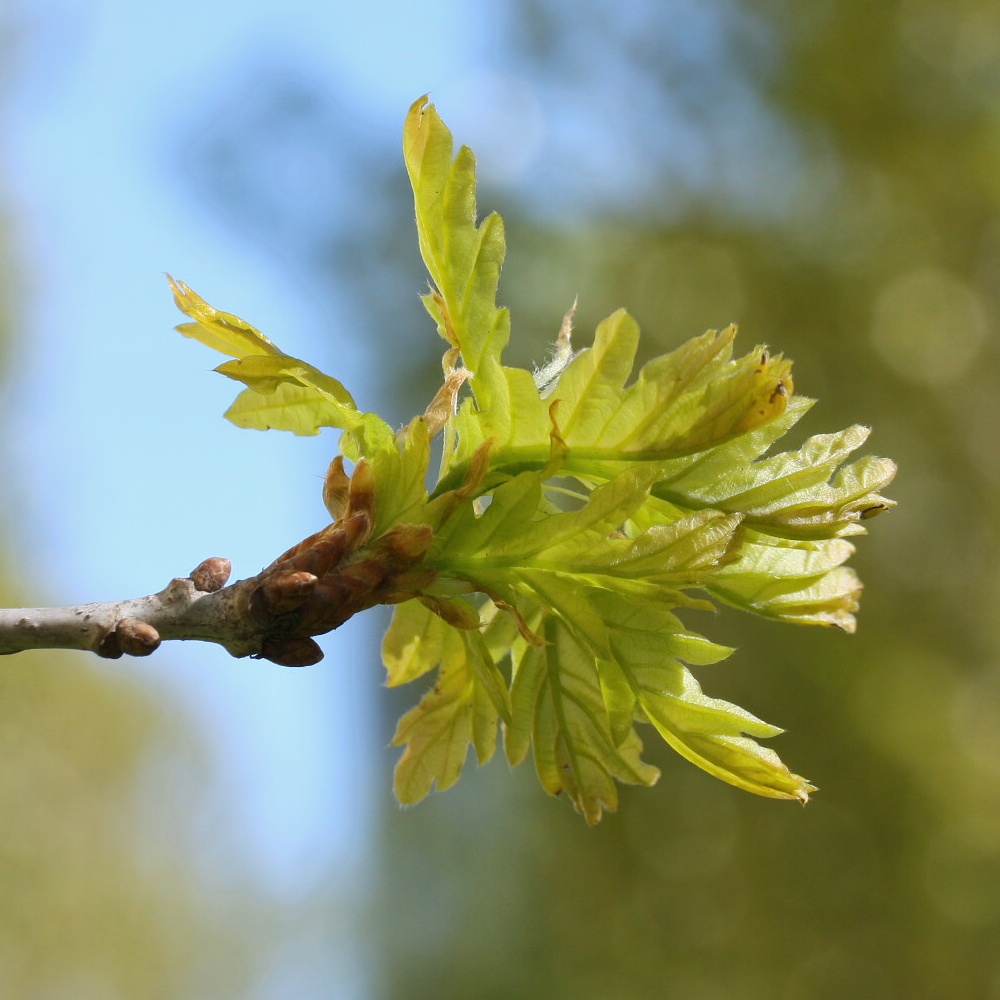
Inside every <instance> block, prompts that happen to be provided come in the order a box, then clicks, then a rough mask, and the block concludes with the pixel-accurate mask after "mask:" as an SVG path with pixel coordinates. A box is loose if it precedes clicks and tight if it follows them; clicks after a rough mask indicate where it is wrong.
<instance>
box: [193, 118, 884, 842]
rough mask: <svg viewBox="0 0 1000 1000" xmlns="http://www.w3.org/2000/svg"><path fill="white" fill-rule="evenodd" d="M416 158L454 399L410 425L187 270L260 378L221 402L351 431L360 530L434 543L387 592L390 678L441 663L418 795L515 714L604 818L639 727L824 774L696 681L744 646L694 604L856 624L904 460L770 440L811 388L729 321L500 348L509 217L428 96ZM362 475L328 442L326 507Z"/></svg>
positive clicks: (197, 315) (290, 423) (819, 441)
mask: <svg viewBox="0 0 1000 1000" xmlns="http://www.w3.org/2000/svg"><path fill="white" fill-rule="evenodd" d="M404 156H405V161H406V166H407V170H408V172H409V176H410V181H411V183H412V187H413V192H414V202H415V209H416V222H417V233H418V237H419V242H420V251H421V254H422V255H423V259H424V261H425V263H426V266H427V269H428V272H429V274H430V279H431V286H430V290H429V292H428V293H427V294H426V295H424V296H423V302H424V305H425V307H426V309H427V311H428V313H429V314H430V316H431V317H432V318H433V320H434V322H435V323H436V325H437V329H438V333H439V334H440V336H441V337H442V338H443V339H444V341H445V342H446V344H447V349H446V352H445V354H444V360H443V369H444V379H443V385H442V388H441V390H440V392H439V393H438V394H437V396H436V397H435V398H434V400H432V401H431V403H430V405H429V406H428V407H427V410H426V411H425V412H424V413H423V414H422V415H420V416H418V417H416V418H414V419H413V420H412V421H411V422H410V423H409V424H408V425H406V426H405V427H403V428H402V429H401V430H399V431H398V432H395V431H393V430H392V428H390V427H389V426H388V425H387V424H386V423H385V422H384V421H383V420H382V419H381V418H380V417H378V416H377V415H376V414H373V413H365V412H362V411H361V410H359V408H358V407H357V405H356V404H355V402H354V400H353V399H352V397H351V396H350V394H349V393H348V392H347V390H346V389H345V388H344V387H343V386H342V385H341V384H340V383H339V382H338V381H336V380H335V379H333V378H331V377H330V376H328V375H325V374H323V373H322V372H320V371H318V370H317V369H315V368H313V367H312V366H311V365H308V364H306V363H305V362H302V361H299V360H298V359H296V358H292V357H289V356H288V355H285V354H284V353H283V352H282V351H280V350H279V349H278V348H277V347H276V346H275V345H274V344H273V343H271V341H269V340H268V339H267V338H266V337H264V336H263V335H262V334H261V333H259V332H258V331H257V330H255V329H254V328H253V327H251V326H249V325H248V324H246V323H244V322H243V321H242V320H240V319H238V318H237V317H235V316H231V315H228V314H226V313H221V312H218V311H217V310H215V309H213V308H212V307H211V306H209V305H207V303H205V302H204V301H203V300H202V299H200V298H199V297H198V296H197V295H195V294H194V293H193V292H192V291H191V290H190V289H189V288H187V287H186V286H185V285H183V284H181V283H179V282H173V288H174V293H175V296H176V299H177V303H178V305H179V306H180V308H181V309H182V310H183V311H184V312H185V313H187V314H188V316H189V317H190V318H191V320H192V322H191V323H188V324H185V325H183V326H181V327H179V328H178V329H179V330H180V331H181V332H182V333H184V334H186V335H188V336H192V337H195V338H196V339H198V340H200V341H202V342H203V343H205V344H207V345H208V346H210V347H214V348H215V349H217V350H219V351H222V352H223V353H225V354H228V355H231V356H232V358H233V359H234V360H231V361H228V362H226V363H225V364H222V365H220V366H219V368H218V369H217V370H218V371H220V372H221V373H222V374H224V375H226V376H228V377H229V378H233V379H236V380H237V381H240V382H242V383H243V384H244V386H245V388H244V389H243V390H242V392H241V393H240V394H239V396H238V397H237V398H236V401H235V402H234V403H233V405H232V406H231V407H230V409H229V411H228V412H227V414H226V415H227V416H228V418H229V419H230V420H232V421H233V422H234V423H237V424H239V425H240V426H243V427H254V428H260V429H266V428H279V429H283V430H290V431H293V432H295V433H297V434H314V433H316V432H317V431H318V430H319V428H321V427H336V428H340V429H341V430H342V431H343V432H344V433H343V435H342V437H341V451H342V453H343V454H344V455H345V456H346V457H347V458H349V459H351V460H352V461H354V462H355V463H356V464H355V470H354V479H353V480H351V482H354V481H355V480H356V479H357V477H359V476H363V477H364V481H365V483H366V484H367V486H368V487H369V488H371V489H372V490H373V491H374V511H375V524H374V527H373V529H372V531H371V534H370V536H369V537H370V538H371V539H373V540H374V539H378V538H379V537H380V536H384V535H385V533H386V532H389V531H395V532H399V531H401V530H402V531H412V532H414V533H417V532H421V533H422V535H420V537H422V538H427V539H429V542H428V543H427V544H426V545H423V548H426V553H425V554H424V556H423V561H422V563H421V566H420V569H421V573H419V574H417V575H416V576H415V577H414V576H412V574H411V577H410V578H409V579H411V583H410V584H409V586H408V589H405V590H400V592H398V593H394V594H392V595H391V596H390V597H389V598H388V600H389V601H390V602H392V603H395V604H396V608H395V612H394V617H393V620H392V623H391V625H390V627H389V630H388V632H387V634H386V636H385V639H384V642H383V659H384V663H385V666H386V669H387V671H388V683H389V685H392V686H395V685H401V684H407V683H410V682H412V681H415V680H417V679H419V678H422V677H424V676H425V675H430V674H433V675H434V682H433V685H432V686H431V687H430V689H429V690H427V691H426V693H425V694H424V695H423V697H422V698H421V699H420V701H419V703H418V704H417V705H416V706H415V707H414V708H413V709H411V710H410V711H409V712H407V713H406V714H405V715H404V716H403V718H402V719H401V720H400V722H399V724H398V728H397V730H396V734H395V739H394V743H395V744H396V745H399V746H401V747H402V748H403V752H402V756H401V758H400V760H399V762H398V765H397V768H396V773H395V790H396V794H397V796H398V798H399V800H400V801H401V802H403V803H412V802H416V801H418V800H419V799H421V798H422V797H424V796H425V795H426V794H427V793H428V792H429V791H430V790H431V788H432V787H435V786H436V787H437V788H438V789H445V788H448V787H449V786H451V785H452V784H454V783H455V781H457V779H458V777H459V774H460V772H461V770H462V768H463V766H464V764H465V761H466V759H467V757H468V755H469V747H470V745H471V747H472V748H474V751H475V755H476V758H477V760H478V761H479V762H480V763H484V762H485V761H487V760H489V759H490V758H491V757H492V756H493V754H494V753H495V751H496V746H497V740H498V737H499V736H500V735H501V734H502V742H503V749H504V752H505V754H506V756H507V759H508V761H509V762H510V763H511V764H512V765H515V764H518V763H520V762H521V761H523V760H524V759H525V757H526V756H527V755H528V753H529V751H530V752H531V753H533V756H534V761H535V766H536V769H537V772H538V776H539V779H540V781H541V783H542V785H543V787H544V788H545V789H546V791H548V792H550V793H552V794H554V795H558V794H564V795H565V796H567V797H568V798H569V799H570V800H571V801H572V802H573V803H574V805H575V806H576V808H577V809H578V810H579V811H580V812H581V813H582V814H583V816H584V817H585V818H586V820H587V821H588V822H589V823H595V822H597V821H598V820H599V819H600V818H601V815H602V812H603V811H604V810H606V809H607V810H614V809H615V808H616V806H617V803H618V791H617V784H616V783H618V782H626V783H633V784H644V785H651V784H653V783H654V782H655V781H656V779H657V777H658V772H657V769H656V768H655V767H653V766H651V765H650V764H648V763H646V762H644V761H643V759H642V756H641V752H642V743H641V741H640V738H639V735H638V732H637V729H636V726H637V725H638V724H650V725H651V726H652V727H653V729H654V730H655V731H656V732H657V733H659V735H660V736H661V737H662V738H663V739H664V740H666V742H667V743H668V744H669V745H670V746H672V747H673V748H674V749H675V750H676V751H677V752H678V753H680V754H682V755H683V756H684V757H686V758H687V759H688V760H690V761H692V762H693V763H695V764H697V765H698V766H699V767H701V768H703V769H704V770H706V771H708V772H709V773H710V774H713V775H715V776H716V777H718V778H721V779H722V780H724V781H727V782H729V783H731V784H733V785H736V786H737V787H740V788H743V789H746V790H747V791H751V792H755V793H757V794H759V795H765V796H770V797H774V798H785V799H795V800H799V801H805V800H806V799H807V797H808V794H809V792H810V791H812V790H813V788H812V786H811V785H810V784H809V783H808V782H807V781H806V780H805V779H804V778H802V777H800V776H799V775H797V774H793V773H792V772H791V771H789V770H788V768H786V767H785V765H784V764H783V763H782V762H781V761H780V760H779V758H778V757H777V756H776V755H775V754H774V752H773V751H771V750H769V749H765V748H764V747H762V746H761V745H760V744H759V743H758V742H757V740H758V739H763V738H767V737H770V736H774V735H775V734H777V733H778V732H780V730H778V729H777V728H775V727H774V726H771V725H769V724H767V723H765V722H762V721H761V720H760V719H758V718H755V717H754V716H753V715H751V714H750V713H748V712H746V711H744V710H743V709H742V708H739V707H738V706H736V705H733V704H730V703H728V702H725V701H720V700H718V699H714V698H710V697H708V696H707V695H705V694H703V693H702V690H701V687H700V686H699V684H698V682H697V680H696V679H695V677H694V675H693V674H692V672H691V670H690V669H689V668H690V667H692V666H702V665H706V664H711V663H715V662H717V661H719V660H722V659H723V658H725V657H726V656H728V655H729V653H730V652H731V650H730V649H728V648H725V647H722V646H719V645H716V644H715V643H712V642H710V641H709V640H708V639H706V638H704V637H703V636H701V635H698V634H696V633H694V632H692V631H690V630H689V629H688V628H686V627H685V626H684V625H683V624H682V622H681V620H680V618H679V617H678V616H677V614H676V612H677V611H678V609H686V608H706V607H708V608H710V607H713V603H712V601H713V599H714V600H715V601H719V602H722V603H725V604H730V605H734V606H736V607H739V608H742V609H744V610H747V611H751V612H753V613H756V614H759V615H764V616H768V617H771V618H776V619H779V620H782V621H788V622H797V623H807V624H821V625H832V626H836V627H838V628H841V629H844V630H846V631H853V629H854V617H853V614H854V611H855V610H856V608H857V602H858V594H859V591H860V583H859V581H858V579H857V578H856V576H855V575H854V573H853V571H852V570H850V569H849V568H847V567H846V566H845V565H844V563H845V561H846V560H847V559H848V557H849V556H850V555H851V553H852V552H853V547H852V545H851V543H850V542H849V541H847V538H848V537H850V536H851V535H855V534H858V533H861V532H863V531H864V528H863V526H862V524H861V522H862V521H863V520H865V519H866V518H868V517H870V516H872V515H873V514H875V513H877V512H879V511H882V510H885V509H886V508H887V507H889V506H890V505H891V501H888V500H886V499H885V498H883V497H882V496H881V495H880V493H879V491H880V490H882V489H883V488H884V487H885V486H886V484H887V483H889V481H890V480H891V479H892V477H893V474H894V471H895V469H894V466H893V464H892V463H891V462H889V461H888V460H886V459H881V458H872V457H869V458H862V459H860V460H858V461H854V462H851V463H849V464H845V461H846V459H847V458H848V456H849V455H850V454H851V452H853V451H854V450H855V449H857V448H858V447H859V446H860V445H861V444H862V443H863V442H864V440H865V438H866V436H867V430H866V429H865V428H862V427H851V428H848V429H847V430H845V431H841V432H840V433H837V434H827V435H819V436H816V437H812V438H809V439H808V440H807V441H806V442H805V444H804V445H803V446H802V447H800V448H798V449H797V450H795V451H786V452H779V453H776V454H770V451H771V449H772V446H773V445H774V444H775V443H776V442H777V441H778V439H779V438H781V437H782V436H783V435H784V434H785V433H786V432H787V431H788V430H789V429H790V428H791V427H792V426H793V425H794V424H795V423H796V422H797V421H798V420H799V419H801V417H802V416H803V415H804V414H805V412H806V411H807V410H808V409H809V407H810V406H811V401H809V400H806V399H803V398H801V397H797V396H794V395H793V386H792V379H791V374H790V368H791V366H790V363H789V362H788V361H786V360H785V359H783V358H782V357H781V356H780V355H771V354H770V353H769V352H768V351H767V350H766V349H765V348H763V347H755V348H754V349H753V350H752V351H750V352H749V353H748V354H746V355H743V356H742V357H734V356H733V338H734V336H735V333H736V331H735V329H734V328H732V327H731V328H729V329H727V330H724V331H722V332H716V331H710V332H708V333H706V334H704V335H703V336H701V337H697V338H695V339H694V340H691V341H690V342H688V343H686V344H684V345H682V346H681V347H679V348H678V349H677V350H675V351H673V352H672V353H669V354H667V355H664V356H662V357H658V358H656V359H654V360H652V361H650V362H649V363H647V364H646V365H644V366H643V367H642V368H641V369H640V370H639V372H638V374H637V375H636V377H635V378H634V380H633V381H631V382H629V379H630V377H631V374H632V370H633V366H634V363H635V355H636V351H637V347H638V340H639V330H638V327H637V325H636V323H635V322H634V320H633V319H632V318H631V317H630V316H629V315H628V314H627V313H626V312H624V311H619V312H616V313H614V314H613V315H612V316H610V317H608V319H606V320H605V321H604V322H602V323H601V324H600V325H599V326H598V328H597V331H596V333H595V336H594V341H593V345H592V346H591V347H589V348H587V349H584V350H581V351H579V352H577V353H575V354H574V353H573V351H572V347H571V344H570V326H571V315H567V317H566V319H565V320H564V322H563V328H562V331H561V333H560V336H559V340H558V341H557V344H556V349H555V355H554V358H553V361H552V362H551V363H550V364H549V365H547V366H546V368H545V369H544V370H543V371H541V372H539V371H536V372H529V371H527V370H525V369H521V368H514V367H507V366H505V365H504V364H503V360H502V354H503V350H504V347H505V346H506V344H507V341H508V338H509V333H510V322H509V316H508V313H507V311H506V310H505V309H502V308H498V307H497V305H496V291H497V282H498V279H499V275H500V268H501V264H502V262H503V257H504V228H503V222H502V220H501V219H500V217H499V216H498V215H496V214H492V215H489V216H487V217H486V218H485V219H484V220H483V221H481V222H479V223H478V224H477V221H476V203H475V161H474V157H473V154H472V152H471V151H470V150H469V149H467V148H465V147H463V148H461V149H460V150H459V151H458V153H457V155H455V154H454V150H453V144H452V136H451V133H450V132H449V130H448V129H447V127H446V126H445V125H444V123H443V122H442V121H441V119H440V118H439V116H438V115H437V112H436V111H435V109H434V107H433V106H432V105H429V104H428V103H427V101H426V99H421V100H419V101H417V102H416V103H415V104H414V105H413V106H412V107H411V109H410V112H409V115H408V117H407V120H406V125H405V129H404ZM437 433H441V434H442V439H443V447H442V457H441V464H440V469H439V471H438V475H437V477H436V481H435V482H434V483H429V481H428V479H429V477H428V466H429V463H430V455H431V451H430V441H431V438H432V437H433V436H434V435H436V434H437ZM350 486H351V483H350V482H348V481H347V479H346V476H345V474H344V473H343V468H342V464H341V462H340V459H337V460H335V462H334V465H333V466H332V467H331V473H330V476H329V477H328V481H327V490H326V493H325V496H326V499H327V502H328V503H327V505H328V507H329V508H330V511H331V514H332V516H333V517H334V518H335V519H336V518H338V517H341V516H342V515H343V513H344V504H345V502H344V496H345V495H346V492H347V491H349V489H350ZM414 537H417V536H416V534H414ZM413 580H415V581H416V582H412V581H413Z"/></svg>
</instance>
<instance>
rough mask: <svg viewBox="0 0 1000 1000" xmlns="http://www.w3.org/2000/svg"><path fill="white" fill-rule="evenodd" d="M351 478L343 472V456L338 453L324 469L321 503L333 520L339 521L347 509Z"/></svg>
mask: <svg viewBox="0 0 1000 1000" xmlns="http://www.w3.org/2000/svg"><path fill="white" fill-rule="evenodd" d="M350 488H351V480H350V478H349V477H348V475H347V473H346V472H344V457H343V455H338V456H337V457H336V458H335V459H334V460H333V461H332V462H331V463H330V467H329V468H328V469H327V470H326V478H325V479H324V480H323V503H324V504H326V509H327V510H328V511H329V512H330V517H332V518H333V519H334V521H339V520H340V518H341V517H343V516H344V513H345V512H346V510H347V496H348V492H349V490H350Z"/></svg>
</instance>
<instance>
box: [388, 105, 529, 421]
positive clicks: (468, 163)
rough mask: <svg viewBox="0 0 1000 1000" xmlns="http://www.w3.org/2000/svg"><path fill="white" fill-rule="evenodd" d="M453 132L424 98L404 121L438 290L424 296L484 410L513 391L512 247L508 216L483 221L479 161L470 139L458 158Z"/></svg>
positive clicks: (423, 245) (424, 243) (425, 252)
mask: <svg viewBox="0 0 1000 1000" xmlns="http://www.w3.org/2000/svg"><path fill="white" fill-rule="evenodd" d="M452 150H453V143H452V137H451V132H450V131H449V130H448V127H447V126H446V125H445V124H444V122H442V121H441V118H440V116H439V115H438V113H437V110H436V109H435V108H434V106H433V105H432V104H428V102H427V98H426V97H422V98H421V99H420V100H418V101H416V102H415V103H414V104H413V105H412V107H411V108H410V112H409V114H408V115H407V118H406V124H405V125H404V128H403V158H404V160H405V162H406V168H407V171H408V173H409V176H410V183H411V185H412V187H413V200H414V209H415V213H416V220H417V236H418V239H419V243H420V253H421V255H422V257H423V259H424V263H425V264H426V266H427V270H428V272H429V273H430V276H431V280H432V281H433V282H434V285H435V286H436V288H437V291H438V293H439V297H435V296H434V295H431V296H428V297H426V298H425V304H426V305H427V306H428V310H429V311H430V312H431V315H432V316H434V318H435V319H436V320H437V323H438V329H439V332H440V333H441V335H442V336H443V337H444V338H445V340H447V341H448V342H449V343H450V344H452V346H454V347H457V348H458V349H459V350H460V351H461V354H462V360H463V362H464V364H465V367H466V368H468V369H469V370H470V371H471V372H472V380H471V386H472V391H473V393H474V394H475V397H476V401H477V403H478V404H479V406H480V408H481V409H482V410H485V411H489V410H491V409H492V408H493V407H494V406H495V405H496V404H497V403H498V402H501V401H502V398H503V396H504V395H505V393H506V386H505V383H504V379H503V375H502V371H501V367H500V355H501V353H502V352H503V349H504V347H505V346H506V344H507V340H508V338H509V336H510V324H509V319H508V316H507V313H506V310H498V309H497V307H496V289H497V283H498V281H499V278H500V268H501V265H502V264H503V258H504V253H505V241H504V229H503V220H502V219H501V218H500V216H499V215H497V214H496V213H493V214H492V215H490V216H488V217H487V218H486V219H485V220H484V221H483V222H482V224H481V225H479V226H478V227H477V225H476V164H475V157H474V156H473V154H472V151H471V150H470V149H468V148H467V147H465V146H463V147H462V148H461V149H460V150H459V151H458V153H457V155H456V156H455V158H454V159H452Z"/></svg>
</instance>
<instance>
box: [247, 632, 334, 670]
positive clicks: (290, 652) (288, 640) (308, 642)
mask: <svg viewBox="0 0 1000 1000" xmlns="http://www.w3.org/2000/svg"><path fill="white" fill-rule="evenodd" d="M260 656H261V658H262V659H264V660H270V661H271V662H272V663H277V664H278V666H279V667H311V666H312V665H313V664H314V663H319V661H320V660H322V659H323V650H322V649H320V648H319V644H318V643H315V642H313V640H312V639H307V638H295V637H287V636H282V637H275V638H269V639H265V640H264V641H263V642H262V643H261V646H260Z"/></svg>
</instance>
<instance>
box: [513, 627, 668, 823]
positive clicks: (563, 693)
mask: <svg viewBox="0 0 1000 1000" xmlns="http://www.w3.org/2000/svg"><path fill="white" fill-rule="evenodd" d="M542 632H543V635H544V637H545V641H546V645H545V646H544V647H543V648H537V647H533V646H526V647H524V649H523V651H522V655H521V656H520V658H519V659H518V660H517V661H516V662H515V665H514V682H513V686H512V691H511V701H512V720H511V722H510V724H509V725H508V726H507V727H506V729H505V736H504V749H505V751H506V754H507V759H508V761H509V762H510V764H511V765H517V764H519V763H520V762H521V761H522V760H523V759H524V757H525V756H526V755H527V752H528V749H529V748H531V749H532V750H533V753H534V758H535V770H536V771H537V773H538V778H539V781H540V782H541V784H542V787H543V788H544V789H545V790H546V791H547V792H548V793H549V794H550V795H562V794H565V795H566V796H567V797H568V798H569V800H570V801H571V802H572V803H573V805H574V806H575V807H576V809H577V811H578V812H580V813H581V814H582V815H583V817H584V819H586V821H587V822H588V823H589V824H591V825H593V824H595V823H597V822H599V821H600V819H601V816H602V814H603V813H604V812H605V811H609V812H614V811H615V810H616V809H617V808H618V788H617V785H616V782H623V783H626V784H641V785H652V784H654V783H655V782H656V780H657V779H658V778H659V776H660V772H659V770H658V769H657V768H655V767H653V765H651V764H647V763H645V762H644V761H643V760H642V759H641V757H640V754H641V752H642V743H641V741H640V740H639V737H638V735H637V734H636V733H635V731H634V730H633V729H631V728H630V729H629V730H628V731H627V733H626V734H625V736H624V738H623V739H617V738H616V736H615V734H614V733H613V731H612V724H611V720H610V718H609V715H608V710H607V707H606V705H605V701H604V694H603V691H602V688H601V683H600V679H599V676H598V672H597V666H596V664H595V662H594V659H593V657H592V656H591V654H590V653H589V651H588V650H586V649H584V648H583V647H582V646H580V644H579V643H578V642H577V641H576V639H575V638H574V637H573V635H572V634H571V633H570V631H569V630H568V629H567V628H566V626H565V625H564V624H562V623H561V622H560V621H559V620H558V619H556V618H552V617H550V618H548V619H547V620H546V622H545V624H544V627H543V630H542Z"/></svg>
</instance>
